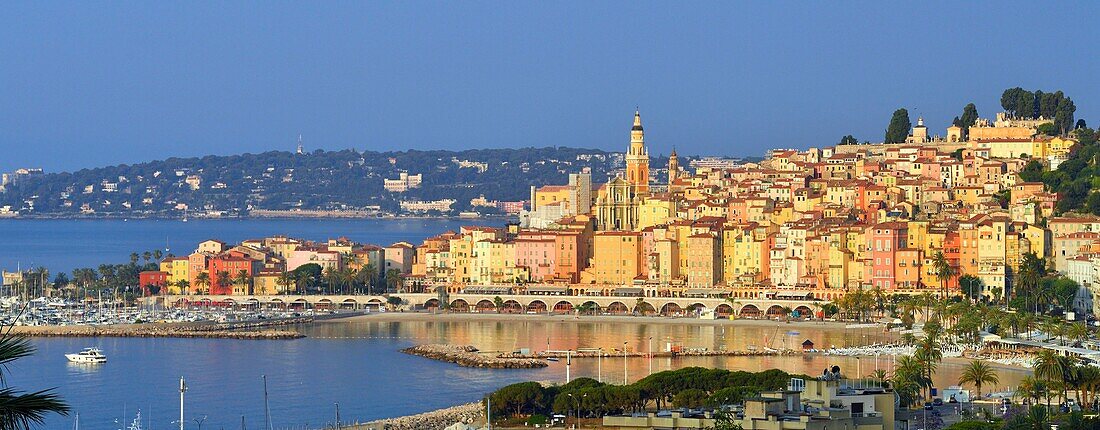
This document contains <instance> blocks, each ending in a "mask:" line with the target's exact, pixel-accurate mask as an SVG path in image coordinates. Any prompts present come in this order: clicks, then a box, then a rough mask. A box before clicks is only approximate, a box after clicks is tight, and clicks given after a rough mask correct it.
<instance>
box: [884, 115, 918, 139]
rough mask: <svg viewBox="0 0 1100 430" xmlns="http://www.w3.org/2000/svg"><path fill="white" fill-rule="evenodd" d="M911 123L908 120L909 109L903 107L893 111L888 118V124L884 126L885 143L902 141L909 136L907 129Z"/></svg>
mask: <svg viewBox="0 0 1100 430" xmlns="http://www.w3.org/2000/svg"><path fill="white" fill-rule="evenodd" d="M911 128H913V123H911V122H909V111H908V110H905V108H901V109H898V110H896V111H894V116H893V117H892V118H890V126H889V127H887V128H886V143H902V142H905V138H907V137H909V129H911Z"/></svg>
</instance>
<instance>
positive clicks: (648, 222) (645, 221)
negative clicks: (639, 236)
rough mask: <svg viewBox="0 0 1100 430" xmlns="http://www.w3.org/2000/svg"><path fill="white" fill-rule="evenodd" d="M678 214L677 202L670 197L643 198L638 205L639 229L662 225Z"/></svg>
mask: <svg viewBox="0 0 1100 430" xmlns="http://www.w3.org/2000/svg"><path fill="white" fill-rule="evenodd" d="M675 214H676V203H675V202H674V201H673V200H671V199H670V198H668V197H665V196H662V197H657V196H650V197H646V198H644V199H642V205H641V206H639V207H638V223H637V224H638V225H637V226H636V227H635V228H636V229H637V230H642V229H645V228H647V227H652V226H655V225H661V224H665V223H667V222H668V220H669V219H670V218H672V217H673V216H674V215H675Z"/></svg>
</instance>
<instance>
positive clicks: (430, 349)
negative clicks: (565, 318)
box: [401, 344, 548, 369]
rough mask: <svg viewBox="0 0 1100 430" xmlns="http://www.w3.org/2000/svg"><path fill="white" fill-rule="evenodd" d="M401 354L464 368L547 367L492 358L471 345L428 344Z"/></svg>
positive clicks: (542, 363) (536, 362)
mask: <svg viewBox="0 0 1100 430" xmlns="http://www.w3.org/2000/svg"><path fill="white" fill-rule="evenodd" d="M401 352H403V353H406V354H410V355H416V356H420V357H424V358H430V359H432V360H439V361H444V362H447V363H454V364H457V365H459V366H464V367H480V368H487V369H536V368H540V367H546V366H547V365H548V364H547V363H546V361H545V360H541V359H538V358H530V357H510V356H503V355H501V356H491V355H485V354H481V353H479V352H478V349H477V348H474V347H473V346H470V345H441V344H426V345H417V346H414V347H411V348H405V349H402V350H401Z"/></svg>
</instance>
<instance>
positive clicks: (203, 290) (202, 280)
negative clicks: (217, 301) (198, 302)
mask: <svg viewBox="0 0 1100 430" xmlns="http://www.w3.org/2000/svg"><path fill="white" fill-rule="evenodd" d="M195 283H196V284H198V285H197V287H199V294H210V272H207V271H202V272H199V274H198V275H195Z"/></svg>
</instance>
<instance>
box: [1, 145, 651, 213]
mask: <svg viewBox="0 0 1100 430" xmlns="http://www.w3.org/2000/svg"><path fill="white" fill-rule="evenodd" d="M658 158H659V157H658ZM659 162H661V161H660V160H658V159H654V164H655V165H657V163H659ZM621 164H622V162H621V154H612V153H608V152H604V151H600V150H593V149H577V148H566V147H557V148H522V149H479V150H466V151H399V152H371V151H367V152H359V151H355V150H344V151H323V150H317V151H314V152H311V153H305V154H296V153H292V152H283V151H271V152H265V153H261V154H241V155H230V156H206V157H201V158H168V159H165V160H159V161H150V162H146V163H140V164H123V165H117V166H109V167H100V168H93V169H83V170H79V171H75V172H61V173H47V174H37V175H23V176H18V175H13V178H14V179H13V181H12V182H11V183H9V184H7V185H6V186H5V187H4V190H3V192H2V193H0V206H10V209H11V210H13V211H14V210H18V211H19V212H20V214H21V215H24V216H27V215H29V216H36V215H70V214H79V213H81V212H86V213H91V212H92V211H94V213H95V214H96V215H121V216H141V215H147V216H178V215H182V214H183V212H184V209H183V208H184V207H185V206H186V208H187V209H186V210H187V211H192V212H193V211H227V212H229V213H239V214H244V213H247V211H248V210H249V209H292V208H303V209H360V208H364V207H370V206H380V207H381V208H382V209H383V210H385V211H396V210H397V208H398V202H399V201H402V200H436V199H443V198H449V199H455V200H456V201H457V202H456V204H455V207H456V208H458V209H464V208H466V207H468V205H469V200H470V199H471V198H475V197H478V196H479V195H482V194H483V195H484V196H485V197H486V198H487V199H489V200H500V201H516V200H524V199H526V198H528V196H529V187H530V186H531V185H544V184H563V183H565V182H566V180H567V175H568V174H569V173H576V172H580V171H581V170H582V169H584V168H586V167H587V168H590V169H591V172H592V177H593V180H595V181H600V180H603V179H605V178H606V177H607V175H608V173H609V172H611V171H613V170H614V169H616V168H621ZM401 172H407V173H408V174H410V175H416V174H422V175H423V185H422V186H421V187H420V188H413V189H410V190H409V191H407V192H404V193H392V192H389V191H386V190H385V189H384V188H383V179H396V178H397V177H398V176H399V174H400V173H401Z"/></svg>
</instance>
